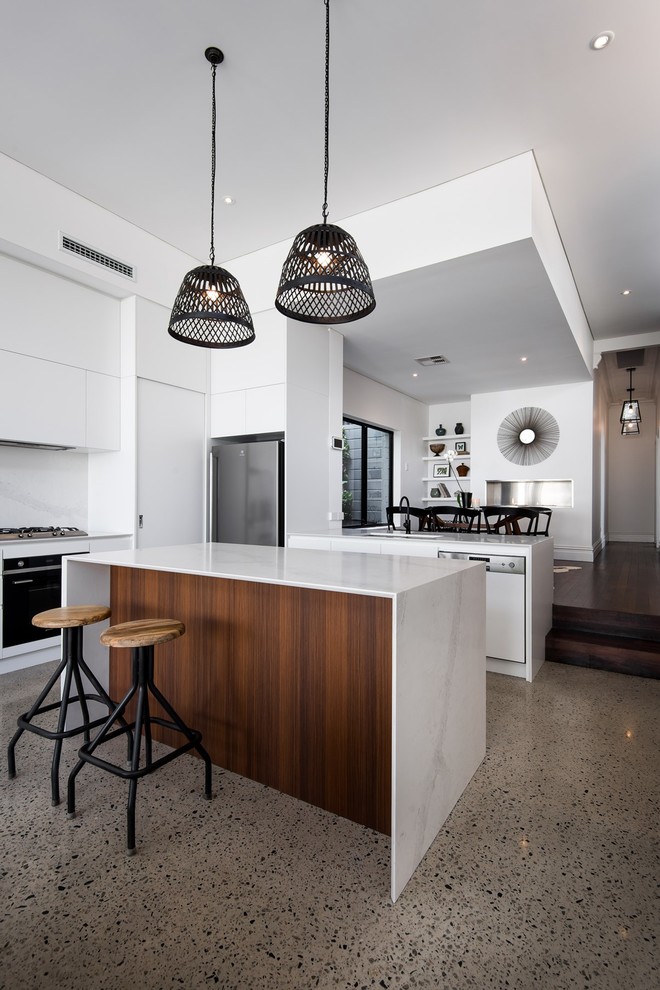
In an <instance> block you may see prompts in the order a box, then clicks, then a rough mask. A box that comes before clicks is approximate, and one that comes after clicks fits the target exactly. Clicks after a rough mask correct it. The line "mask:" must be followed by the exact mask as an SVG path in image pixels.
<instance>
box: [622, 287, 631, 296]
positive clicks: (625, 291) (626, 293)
mask: <svg viewBox="0 0 660 990" xmlns="http://www.w3.org/2000/svg"><path fill="white" fill-rule="evenodd" d="M630 293H631V289H622V290H621V295H622V296H629V295H630Z"/></svg>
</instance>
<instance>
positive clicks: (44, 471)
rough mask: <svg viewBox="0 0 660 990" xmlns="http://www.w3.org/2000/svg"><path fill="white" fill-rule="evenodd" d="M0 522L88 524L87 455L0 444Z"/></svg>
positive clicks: (45, 524)
mask: <svg viewBox="0 0 660 990" xmlns="http://www.w3.org/2000/svg"><path fill="white" fill-rule="evenodd" d="M0 526H76V527H77V528H78V529H86V528H87V455H86V454H79V453H73V452H72V451H68V450H29V449H26V448H23V447H2V446H0Z"/></svg>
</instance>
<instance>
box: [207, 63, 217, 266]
mask: <svg viewBox="0 0 660 990" xmlns="http://www.w3.org/2000/svg"><path fill="white" fill-rule="evenodd" d="M216 68H217V66H216V64H215V62H214V63H213V65H212V66H211V69H212V71H211V78H212V80H213V83H212V96H211V252H210V255H209V257H210V259H211V264H212V265H214V264H215V243H214V235H213V218H214V216H215V70H216Z"/></svg>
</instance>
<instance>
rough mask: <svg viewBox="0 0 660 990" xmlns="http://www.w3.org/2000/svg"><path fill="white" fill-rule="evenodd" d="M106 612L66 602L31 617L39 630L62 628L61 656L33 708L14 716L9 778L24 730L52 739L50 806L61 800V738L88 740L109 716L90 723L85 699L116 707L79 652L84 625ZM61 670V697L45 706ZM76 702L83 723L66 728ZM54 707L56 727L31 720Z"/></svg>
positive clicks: (98, 607)
mask: <svg viewBox="0 0 660 990" xmlns="http://www.w3.org/2000/svg"><path fill="white" fill-rule="evenodd" d="M109 615H110V609H109V608H108V606H107V605H66V606H64V607H63V608H51V609H48V611H46V612H39V613H37V615H35V616H34V617H33V619H32V624H33V625H34V626H39V627H40V628H42V629H61V630H62V659H61V661H60V663H59V664H58V666H57V669H56V670H55V673H54V674H53V675H52V677H51V678H50V679H49V681H48V683H47V684H46V686H45V688H44V689H43V691H42V692H41V694H40V695H39V697H38V698H37V700H36V701H35V703H34V704H33V705H32V708H30V710H29V711H28V712H24V713H23V715H19V717H18V719H17V723H18V729H17V730H16V732H15V733H14V736H13V738H12V740H11V742H10V743H9V746H8V748H7V764H8V769H9V777H10V779H11V778H13V777H15V776H16V756H15V753H14V750H15V748H16V743H17V742H18V740H19V739H20V738H21V736H22V734H23V733H24V732H26V731H27V732H34V733H36V734H37V735H38V736H44V737H45V738H46V739H54V740H55V747H54V752H53V762H52V764H51V770H50V782H51V800H52V804H53V806H55V805H58V804H59V803H60V783H59V769H60V756H61V753H62V741H63V740H64V739H69V738H70V737H71V736H77V735H80V734H81V733H84V734H85V741H86V742H89V738H90V733H89V730H90V729H94V728H96V727H97V726H99V725H103V723H104V722H105V720H106V719H107V717H108V716H107V715H104V716H103V717H102V718H97V719H95V720H94V721H93V722H90V720H89V709H88V706H87V702H88V701H98V702H99V703H100V704H102V705H105V707H106V708H107V709H108V711H112V710H113V709H114V708H115V706H116V702H114V701H112V699H111V698H110V697H109V696H108V694H107V692H106V691H105V690H104V689H103V688H102V687H101V685H100V683H99V681H98V680H97V678H96V677H95V675H94V674H93V673H92V671H91V670H90V669H89V667H88V666H87V664H86V663H85V661H84V660H83V654H82V634H83V626H89V625H91V624H92V623H94V622H102V621H103V620H104V619H107V618H108V616H109ZM63 672H64V686H63V688H62V694H61V698H60V700H59V701H55V702H53V703H52V704H49V705H44V701H45V700H46V698H47V697H48V695H49V694H50V692H51V690H52V689H53V687H54V686H55V684H56V683H57V681H58V680H59V679H60V676H61V675H62V673H63ZM82 674H84V676H85V677H86V678H87V679H88V680H89V682H90V684H91V685H92V686H93V688H94V690H95V691H96V694H90V693H89V691H85V687H84V685H83V682H82V677H81V675H82ZM72 680H73V681H74V683H75V688H76V691H77V692H78V693H77V694H76V695H74V696H73V697H71V681H72ZM76 702H78V703H79V704H80V709H81V713H82V719H83V722H82V725H79V726H77V727H76V728H73V729H67V728H65V726H66V718H67V714H68V710H69V706H70V705H73V704H75V703H76ZM56 709H59V717H58V721H57V729H55V730H52V729H44V728H42V727H41V726H40V725H37V724H35V723H34V722H33V719H35V718H39V716H41V715H45V714H46V713H47V712H53V711H55V710H56Z"/></svg>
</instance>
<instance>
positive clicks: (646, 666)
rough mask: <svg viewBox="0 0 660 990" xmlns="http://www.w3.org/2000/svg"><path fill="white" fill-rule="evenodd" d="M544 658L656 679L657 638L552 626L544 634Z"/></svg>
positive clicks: (658, 663) (658, 666) (658, 670)
mask: <svg viewBox="0 0 660 990" xmlns="http://www.w3.org/2000/svg"><path fill="white" fill-rule="evenodd" d="M574 611H575V610H574ZM545 658H546V660H552V661H554V662H555V663H567V664H572V665H574V666H577V667H594V668H597V669H598V670H611V671H614V672H616V673H619V674H634V675H635V676H636V677H652V678H655V679H660V643H659V642H658V638H657V637H656V638H655V639H650V638H642V639H635V638H633V637H631V636H627V635H626V636H608V635H599V634H596V633H593V632H581V631H579V630H574V629H555V628H553V629H551V631H550V632H549V633H548V635H547V636H546V640H545Z"/></svg>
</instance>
